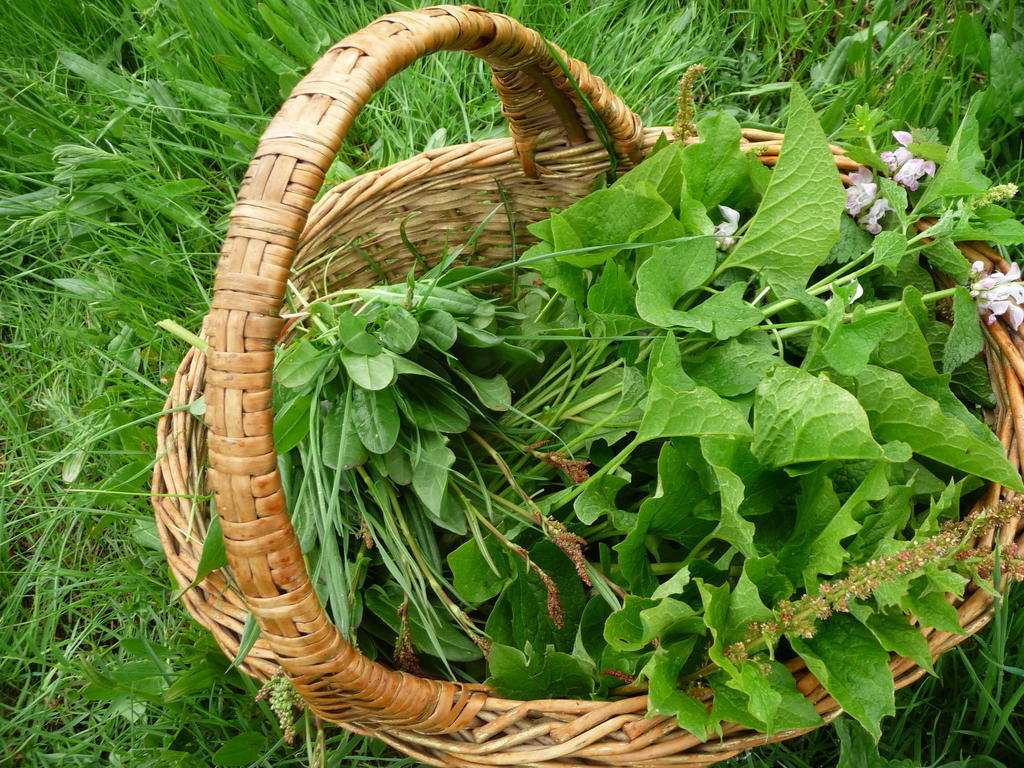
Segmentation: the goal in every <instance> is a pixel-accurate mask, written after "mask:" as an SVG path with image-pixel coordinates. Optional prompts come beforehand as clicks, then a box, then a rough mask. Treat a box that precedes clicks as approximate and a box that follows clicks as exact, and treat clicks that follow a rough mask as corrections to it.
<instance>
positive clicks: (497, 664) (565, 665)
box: [484, 641, 594, 701]
mask: <svg viewBox="0 0 1024 768" xmlns="http://www.w3.org/2000/svg"><path fill="white" fill-rule="evenodd" d="M524 649H525V651H526V652H525V653H524V652H523V651H520V650H519V649H518V648H512V647H510V646H507V645H502V644H500V643H495V644H494V645H492V646H491V651H490V654H489V655H488V657H487V672H488V677H487V679H486V680H485V681H484V684H485V685H489V686H491V687H493V688H495V689H496V690H497V691H498V692H499V693H501V695H502V696H505V697H507V698H511V699H522V700H525V701H531V700H533V699H546V698H550V697H553V696H557V697H559V698H564V697H569V698H583V699H586V698H589V697H590V695H591V693H592V692H593V690H594V678H593V677H592V676H591V674H590V672H589V671H587V669H586V668H585V667H584V666H583V664H582V663H581V662H580V660H579V659H577V658H575V657H574V656H570V655H569V654H567V653H561V652H559V651H555V650H554V648H553V647H552V646H548V647H547V649H546V650H543V651H542V650H539V649H537V650H535V648H534V645H533V643H531V642H529V641H528V642H527V643H526V644H525V646H524Z"/></svg>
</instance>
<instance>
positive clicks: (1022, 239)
mask: <svg viewBox="0 0 1024 768" xmlns="http://www.w3.org/2000/svg"><path fill="white" fill-rule="evenodd" d="M998 207H999V206H994V205H989V206H985V207H984V208H980V209H978V210H979V211H985V210H986V209H988V208H998ZM950 238H951V239H953V240H956V241H957V242H959V241H961V240H983V241H985V242H989V243H998V244H999V245H1020V244H1021V243H1024V223H1021V222H1020V221H1018V220H1017V219H985V218H982V217H981V216H980V215H979V216H978V217H977V218H972V219H970V220H969V221H967V222H961V223H960V224H959V225H958V226H956V227H955V228H954V229H953V231H952V233H951V234H950Z"/></svg>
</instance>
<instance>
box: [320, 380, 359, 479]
mask: <svg viewBox="0 0 1024 768" xmlns="http://www.w3.org/2000/svg"><path fill="white" fill-rule="evenodd" d="M350 403H351V397H346V400H345V402H343V403H335V405H334V407H333V408H331V410H330V412H329V413H328V414H327V416H326V417H324V425H323V433H322V436H321V460H322V461H323V463H324V465H325V466H327V467H330V468H331V469H335V470H336V469H352V468H353V467H357V466H359V465H360V464H362V463H363V462H364V461H366V459H367V457H368V456H369V454H368V453H367V451H366V448H364V447H363V443H362V441H361V440H360V439H359V433H358V431H357V430H356V426H355V423H354V422H353V421H352V410H351V405H350Z"/></svg>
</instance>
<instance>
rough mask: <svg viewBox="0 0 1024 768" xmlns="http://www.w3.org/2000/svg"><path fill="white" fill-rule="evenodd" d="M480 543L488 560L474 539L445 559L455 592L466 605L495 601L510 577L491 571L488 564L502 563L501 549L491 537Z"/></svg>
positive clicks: (484, 538)
mask: <svg viewBox="0 0 1024 768" xmlns="http://www.w3.org/2000/svg"><path fill="white" fill-rule="evenodd" d="M483 542H484V546H485V547H487V557H485V556H484V553H483V551H482V550H481V547H480V542H479V541H478V540H477V539H475V538H473V539H469V540H468V541H465V542H463V543H462V544H461V545H460V546H458V547H456V548H455V549H454V550H453V551H452V552H450V553H449V554H448V557H447V558H446V559H447V561H448V567H449V568H451V571H452V580H453V583H454V585H455V591H456V592H458V593H459V595H460V596H461V597H462V599H463V600H465V601H466V602H469V603H482V602H484V601H485V600H490V599H491V598H492V597H496V596H497V595H498V593H499V592H501V590H502V587H504V585H505V584H506V583H508V581H509V580H510V577H509V576H506V575H504V574H501V573H495V572H494V568H492V567H491V563H494V564H498V563H501V564H504V563H505V558H504V557H503V552H502V547H501V545H500V544H499V543H498V542H497V541H496V540H495V539H494V538H493V537H492V536H484V537H483ZM488 557H489V558H490V562H488V559H487V558H488Z"/></svg>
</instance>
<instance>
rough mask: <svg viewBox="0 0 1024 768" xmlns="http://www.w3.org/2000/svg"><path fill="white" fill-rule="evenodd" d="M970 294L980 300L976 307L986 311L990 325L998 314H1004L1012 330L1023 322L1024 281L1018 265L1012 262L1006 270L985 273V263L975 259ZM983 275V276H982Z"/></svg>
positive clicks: (972, 267) (972, 266) (986, 320)
mask: <svg viewBox="0 0 1024 768" xmlns="http://www.w3.org/2000/svg"><path fill="white" fill-rule="evenodd" d="M971 275H972V277H973V278H974V279H972V281H971V289H970V290H971V296H973V297H974V298H976V299H980V300H982V302H983V303H981V304H979V305H978V309H984V310H987V311H988V313H989V314H988V317H986V318H985V322H986V323H987V324H988V325H992V324H993V323H994V322H995V321H996V318H997V317H998V316H999V315H1006V316H1007V317H1008V318H1009V323H1010V325H1011V326H1013V330H1017V329H1018V328H1019V327H1020V324H1021V323H1022V322H1024V309H1021V307H1020V305H1021V304H1024V283H1021V280H1020V265H1019V264H1012V265H1011V266H1010V269H1009V270H1008V271H1007V272H1005V273H1004V272H1000V271H999V270H998V269H997V270H995V271H994V272H991V273H990V274H988V275H985V265H984V264H983V263H982V262H980V261H976V262H974V263H973V264H972V265H971ZM983 275H984V276H983Z"/></svg>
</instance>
